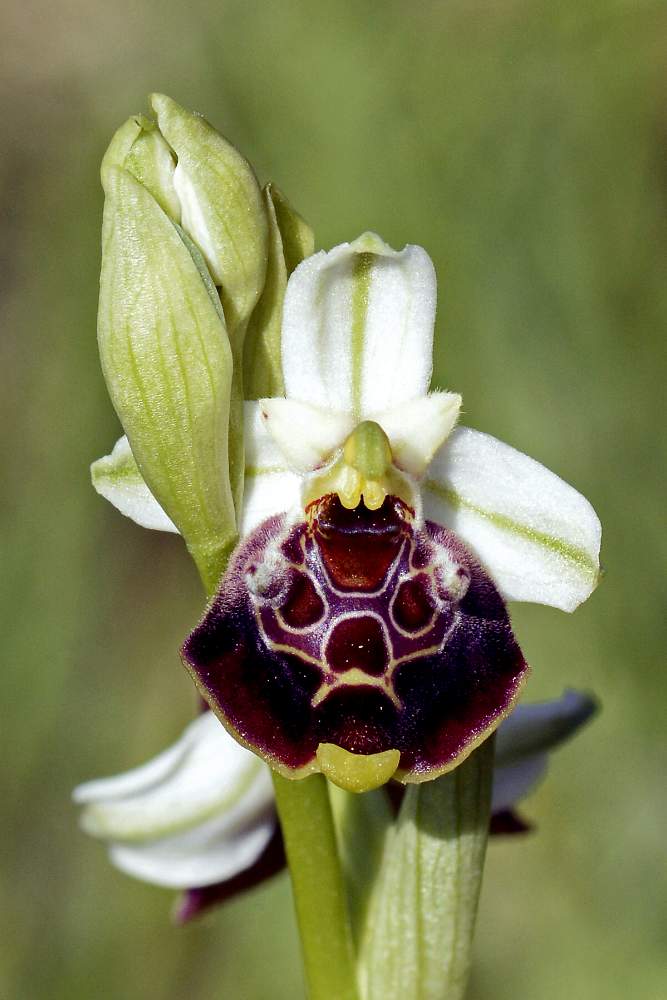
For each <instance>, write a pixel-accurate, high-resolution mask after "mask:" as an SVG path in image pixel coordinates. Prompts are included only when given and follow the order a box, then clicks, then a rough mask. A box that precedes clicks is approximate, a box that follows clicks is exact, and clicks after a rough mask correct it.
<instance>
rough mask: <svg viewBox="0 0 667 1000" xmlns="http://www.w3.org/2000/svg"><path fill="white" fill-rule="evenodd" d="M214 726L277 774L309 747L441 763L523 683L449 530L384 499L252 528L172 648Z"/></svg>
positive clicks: (414, 770) (428, 765) (513, 651)
mask: <svg viewBox="0 0 667 1000" xmlns="http://www.w3.org/2000/svg"><path fill="white" fill-rule="evenodd" d="M184 658H185V661H186V665H187V666H188V667H189V669H190V670H191V672H192V673H193V675H194V676H195V680H196V681H197V683H198V685H199V687H200V689H201V691H202V693H203V694H204V696H205V697H206V698H207V699H208V700H209V702H210V704H211V706H212V708H213V709H214V710H215V711H216V712H217V713H218V714H219V715H220V717H221V718H222V719H223V721H225V723H226V724H227V725H228V726H229V727H230V728H231V729H232V730H233V731H234V732H235V733H236V734H238V735H239V736H240V737H241V738H242V739H243V740H244V741H246V742H247V743H248V744H249V745H250V746H251V747H253V748H254V749H256V750H257V751H258V752H260V753H261V754H263V755H264V756H266V757H267V759H269V760H272V761H273V762H274V763H276V764H280V765H282V766H283V768H289V769H300V768H303V767H307V766H308V765H309V764H310V763H312V761H313V759H314V757H315V753H316V750H317V746H318V744H319V743H320V742H324V743H334V744H337V745H339V746H342V747H343V748H344V749H346V750H348V751H351V752H353V753H365V754H368V753H378V752H381V751H383V750H388V749H398V750H399V751H400V752H401V762H400V767H399V775H402V776H404V777H407V778H409V777H410V776H413V777H418V776H425V775H426V773H428V772H433V771H441V770H443V769H445V768H446V767H448V766H450V765H451V764H452V763H453V762H454V761H455V760H456V759H457V758H458V757H459V756H461V755H462V754H463V753H465V752H466V749H467V748H469V747H470V746H471V745H474V743H476V742H477V741H478V740H479V739H480V738H481V737H482V736H483V734H484V733H485V732H486V731H488V730H489V729H490V728H491V727H493V725H494V724H495V723H496V722H497V721H499V719H500V718H501V717H502V716H503V715H504V714H505V713H506V712H507V710H508V709H509V707H511V704H512V702H513V699H514V698H515V696H516V693H517V691H518V689H519V687H520V685H521V682H522V680H523V677H524V675H525V672H526V669H527V668H526V664H525V662H524V660H523V657H522V655H521V652H520V650H519V648H518V646H517V644H516V642H515V640H514V637H513V635H512V631H511V627H510V624H509V619H508V616H507V612H506V609H505V606H504V603H503V601H502V599H501V598H500V596H499V594H498V592H497V591H496V589H495V587H494V585H493V583H492V582H491V580H490V579H489V578H488V576H487V575H486V574H485V573H484V571H483V570H482V569H481V567H480V566H479V564H478V563H477V562H476V561H475V560H474V559H473V558H472V557H471V555H470V553H469V552H468V551H467V550H466V549H465V547H464V546H463V545H462V543H461V542H460V541H459V540H458V539H457V538H456V536H455V535H453V534H452V533H451V532H449V531H446V530H445V529H444V528H441V527H440V526H438V525H435V524H433V523H431V522H425V523H422V524H421V525H420V524H418V523H415V521H414V518H413V512H412V511H411V510H410V508H408V507H407V506H406V505H405V504H404V503H403V502H402V501H401V500H399V499H397V498H396V497H387V499H386V500H385V502H384V504H383V505H382V507H381V508H380V509H379V510H376V511H371V510H368V509H367V508H366V507H365V506H364V505H363V504H360V506H359V507H357V508H356V509H355V510H352V511H350V510H346V509H345V508H344V507H343V506H342V505H341V504H340V501H339V500H338V498H337V497H336V496H335V495H333V494H332V495H329V496H326V497H324V498H322V499H321V500H319V501H317V502H316V503H314V504H312V505H311V506H310V507H309V509H308V511H307V514H306V518H305V520H303V521H301V522H298V523H296V524H295V525H292V526H289V525H287V523H286V519H285V518H284V517H278V518H272V519H270V520H269V521H267V522H265V523H264V525H262V526H261V527H260V528H258V529H257V530H256V531H255V532H254V533H253V534H252V535H251V536H250V537H249V538H248V539H247V541H246V542H245V543H244V545H243V546H241V547H240V549H239V550H238V551H237V553H236V555H235V557H234V559H233V561H232V563H231V565H230V567H229V570H228V572H227V574H226V575H225V577H224V578H223V581H222V584H221V588H220V591H219V593H218V596H217V597H216V599H215V600H214V602H213V604H212V605H211V607H210V608H209V610H208V612H207V614H206V616H205V617H204V619H203V621H202V622H201V624H200V625H199V626H198V627H197V629H195V631H194V632H193V633H192V635H191V636H190V638H189V639H188V641H187V642H186V644H185V647H184Z"/></svg>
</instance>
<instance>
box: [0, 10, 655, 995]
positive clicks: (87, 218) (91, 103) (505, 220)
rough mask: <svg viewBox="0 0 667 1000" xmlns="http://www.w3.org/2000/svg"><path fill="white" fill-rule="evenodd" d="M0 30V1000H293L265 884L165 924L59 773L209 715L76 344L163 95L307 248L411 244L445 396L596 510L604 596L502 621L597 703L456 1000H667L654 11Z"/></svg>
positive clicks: (165, 560)
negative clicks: (202, 117)
mask: <svg viewBox="0 0 667 1000" xmlns="http://www.w3.org/2000/svg"><path fill="white" fill-rule="evenodd" d="M3 14H4V16H5V18H6V24H5V28H4V30H3V32H2V41H1V43H0V44H1V45H2V48H3V50H4V51H3V53H2V55H1V58H0V66H2V69H1V70H0V80H1V81H2V88H1V89H2V90H3V92H4V94H5V95H6V97H7V98H8V100H7V106H6V109H5V111H4V112H3V119H4V130H3V142H2V153H1V156H2V164H1V168H0V169H1V174H0V180H1V183H0V201H1V203H2V212H3V224H2V241H1V242H0V254H2V258H3V261H2V272H1V273H2V277H1V281H2V300H1V303H0V309H1V314H2V321H1V326H2V335H1V340H0V351H1V352H2V357H1V369H0V370H1V371H2V375H3V377H4V385H3V389H2V394H1V397H0V398H1V399H2V404H3V407H4V411H5V412H4V417H3V420H2V424H1V426H2V433H3V437H4V438H5V439H6V440H5V443H6V458H5V460H4V467H5V480H4V489H3V501H4V507H5V518H4V519H3V520H4V534H5V539H4V545H3V551H4V556H3V566H2V580H3V611H4V614H3V628H2V638H3V657H2V659H3V670H2V678H3V680H2V690H3V702H4V705H5V712H4V721H3V727H2V728H3V736H4V751H3V755H2V767H3V772H4V776H3V794H2V799H1V800H0V803H1V804H0V808H1V809H2V831H3V832H2V836H3V841H4V847H3V861H2V871H1V874H0V878H1V887H2V892H3V915H4V920H3V925H4V928H3V933H2V935H1V936H0V996H2V997H3V1000H4V998H7V1000H42V998H43V1000H79V998H82V1000H84V998H85V1000H88V998H90V997H93V996H94V997H96V998H99V1000H134V998H135V997H136V998H142V1000H181V998H183V997H187V998H188V1000H209V998H229V1000H265V998H268V997H270V998H272V1000H283V998H284V1000H287V998H290V1000H292V998H298V997H301V996H302V993H301V981H300V973H299V969H298V964H297V952H296V947H297V946H296V938H295V932H294V929H293V924H292V916H291V909H290V897H289V887H288V884H287V881H286V879H285V878H284V877H282V878H279V879H277V880H275V881H274V883H273V884H272V885H271V886H270V887H266V888H264V889H261V890H259V891H256V892H254V893H253V894H251V895H249V896H247V897H246V898H244V899H242V900H240V901H238V902H234V903H231V904H229V905H228V906H227V907H226V908H224V909H223V910H221V911H218V912H217V913H215V914H214V915H213V916H212V917H210V918H209V919H208V920H206V921H204V922H202V923H200V924H198V925H196V926H192V927H189V928H186V929H184V930H175V929H173V928H172V927H171V926H170V923H169V908H170V904H171V899H170V894H169V893H167V892H165V891H162V890H159V889H156V888H152V887H149V886H145V885H142V884H140V883H137V882H134V881H132V880H131V879H128V878H126V877H125V876H123V875H121V874H120V873H117V872H116V871H114V870H113V869H112V868H111V867H110V866H109V865H108V863H107V861H106V858H105V855H104V851H103V849H102V847H101V846H100V845H99V844H97V843H93V842H91V841H90V840H88V839H87V838H86V837H84V836H83V834H80V833H79V832H78V830H77V826H76V815H75V810H74V809H73V807H72V806H71V805H70V802H69V793H70V789H71V787H72V786H73V785H74V784H75V783H76V782H78V781H81V780H83V779H85V778H88V777H92V776H97V775H100V774H105V773H113V772H116V771H118V770H121V769H123V768H126V767H128V766H130V765H132V764H135V763H138V762H140V761H142V760H143V759H145V758H146V757H147V756H148V755H150V754H152V753H154V752H155V751H157V750H158V749H160V748H162V747H163V746H164V745H166V743H167V742H168V741H170V740H172V739H173V738H174V737H175V736H176V734H177V733H178V732H179V731H180V729H181V727H182V725H183V724H184V723H185V722H186V721H187V719H188V718H189V717H190V715H191V713H192V711H193V705H194V699H193V694H192V691H191V689H190V683H189V681H188V680H187V678H186V677H185V675H184V671H183V670H182V669H181V667H180V665H179V661H178V656H177V652H176V650H177V648H178V645H179V643H180V641H181V640H182V638H183V636H184V635H185V634H186V632H187V631H188V629H189V627H190V626H191V625H192V624H193V623H194V622H195V620H196V619H197V617H198V615H199V612H200V608H201V595H200V592H199V588H198V585H197V581H196V578H195V574H194V571H193V569H192V567H191V566H190V565H189V563H188V561H187V559H186V556H185V553H184V551H183V550H182V548H181V545H180V543H179V540H178V539H175V538H173V537H164V536H157V535H152V534H150V533H148V532H144V531H142V530H141V529H139V528H137V527H136V526H134V525H133V524H132V523H130V522H129V521H127V520H124V519H123V518H122V517H120V515H118V514H117V513H116V512H115V511H114V510H113V509H112V508H111V507H109V506H108V505H106V504H105V503H104V502H103V501H102V500H100V499H99V498H98V497H97V496H96V495H95V494H94V493H93V491H92V489H91V488H90V486H89V483H88V472H87V468H88V465H89V463H90V462H91V460H93V459H94V458H97V457H98V456H99V455H100V454H102V453H105V452H107V451H108V450H109V449H110V447H111V445H112V444H113V442H114V441H115V439H116V436H117V434H118V428H117V426H116V423H115V418H114V416H113V413H112V411H111V407H110V405H109V404H108V401H107V398H106V394H105V389H104V385H103V382H102V378H101V375H100V372H99V368H98V362H97V356H96V345H95V308H96V293H97V287H96V286H97V274H98V268H99V229H100V213H101V206H102V195H101V190H100V187H99V182H98V175H97V171H98V164H99V161H100V157H101V155H102V152H103V150H104V148H105V145H106V142H107V140H108V138H109V137H110V135H111V133H112V131H113V130H114V129H115V128H116V126H117V125H118V124H119V123H120V122H121V121H122V120H123V119H124V118H126V117H127V115H128V114H130V113H131V112H134V111H139V110H142V109H143V108H144V106H145V105H144V100H145V94H146V93H147V92H148V91H150V90H152V89H160V90H163V91H165V92H167V93H170V94H171V95H173V96H174V97H175V98H177V99H178V100H179V101H181V102H182V103H183V104H185V105H188V106H192V107H195V108H197V109H198V110H201V111H202V112H204V113H205V114H206V116H207V117H208V118H210V119H211V120H212V121H213V122H214V123H215V124H216V125H217V126H218V127H219V128H220V129H221V130H222V131H223V132H224V133H225V134H226V135H227V136H228V137H229V138H230V139H232V141H234V142H235V143H236V144H237V145H238V146H239V147H240V148H241V149H242V150H243V151H244V152H245V153H246V155H247V156H248V157H249V158H250V159H251V160H252V161H253V162H254V164H255V165H256V167H257V169H258V172H259V174H260V177H261V178H262V179H268V178H272V179H273V180H275V181H276V182H277V183H278V184H279V186H280V187H281V188H282V189H283V190H284V191H285V192H286V193H287V194H288V196H289V197H290V198H291V199H292V200H293V201H294V202H295V204H296V205H297V206H298V207H299V208H300V210H301V211H302V213H303V214H304V215H305V216H306V217H307V218H308V219H309V221H310V222H311V223H312V224H313V226H314V228H315V231H316V235H317V240H318V246H323V247H329V246H331V245H333V244H335V243H337V242H340V241H342V240H345V239H349V238H351V237H354V236H355V235H357V234H358V233H359V232H361V231H362V230H364V229H367V228H371V229H375V230H377V231H378V232H380V233H381V234H382V235H383V236H384V237H385V239H387V240H388V241H390V242H391V243H393V244H394V245H395V246H399V247H400V246H402V245H403V244H404V243H405V242H417V243H421V244H423V245H424V246H425V247H426V248H427V249H428V250H429V252H430V253H431V255H432V256H433V258H434V261H435V264H436V267H437V270H438V274H439V280H440V310H439V318H438V337H439V339H438V348H437V376H438V382H439V384H440V385H441V386H443V387H447V388H449V387H451V388H456V389H457V390H459V391H461V392H462V393H463V396H464V401H465V407H466V419H467V421H468V422H469V423H472V424H473V425H474V426H476V427H479V428H481V429H484V430H489V431H491V432H492V433H494V434H496V435H497V436H498V437H501V438H503V439H504V440H506V441H509V442H510V443H511V444H513V445H515V446H516V447H518V448H520V449H522V450H524V451H526V452H528V453H529V454H531V455H534V456H535V457H536V458H538V459H540V460H541V461H543V462H544V463H545V464H546V465H548V466H550V467H551V468H553V469H555V470H556V471H558V472H559V473H560V474H561V475H562V476H564V477H565V478H566V479H568V480H569V481H571V482H572V483H574V484H575V485H576V486H577V487H578V488H579V489H581V490H582V492H584V493H585V494H586V495H587V496H589V497H590V498H591V500H592V501H593V503H594V505H595V506H596V507H597V509H598V511H599V512H600V515H601V518H602V521H603V524H604V526H605V539H604V550H603V558H604V563H605V566H606V570H607V576H606V579H605V581H604V582H603V585H602V586H601V587H600V589H599V591H598V592H597V593H596V594H595V595H594V597H593V598H592V599H591V601H590V602H589V603H588V604H587V605H586V606H585V607H584V608H582V609H581V610H580V611H579V612H578V613H577V614H576V615H575V616H574V617H573V618H569V617H567V616H565V615H563V614H561V613H558V612H556V611H551V610H547V609H543V608H537V607H517V608H516V609H515V612H514V618H515V624H516V628H517V631H518V634H519V637H520V640H521V642H522V644H523V646H524V649H525V651H526V653H527V656H528V658H529V660H530V661H531V662H532V664H533V667H534V674H533V679H532V681H531V684H530V687H529V692H528V696H529V697H530V698H532V699H537V698H539V697H542V696H550V695H556V694H558V693H560V691H561V689H562V688H563V687H564V686H566V685H572V686H577V687H580V688H590V689H593V690H594V691H596V692H597V693H598V694H599V696H600V697H601V699H602V701H603V704H604V710H603V712H602V714H601V716H600V718H599V720H598V721H597V722H596V723H595V724H594V725H593V726H591V727H590V728H588V729H587V730H586V732H585V733H584V734H583V735H582V736H581V738H580V739H579V740H577V741H576V742H575V743H574V744H572V745H570V746H568V747H567V748H565V749H563V750H562V751H561V752H559V754H558V755H557V757H555V758H554V760H553V766H552V769H551V774H550V777H549V780H548V781H547V783H545V784H544V785H543V786H542V787H541V788H540V790H539V791H538V792H537V793H536V794H535V795H534V797H533V798H532V799H531V800H530V801H529V802H528V803H526V806H525V810H524V811H525V812H526V813H527V814H528V815H529V816H530V817H532V818H534V820H535V822H536V824H537V827H538V830H537V833H536V834H534V835H532V836H530V837H527V838H524V839H516V840H514V841H512V842H510V841H509V840H508V841H505V842H499V843H495V844H493V846H492V848H491V850H490V858H489V864H488V871H487V876H486V882H485V889H484V894H483V899H482V907H481V916H480V924H479V934H478V940H477V958H476V966H475V972H474V977H473V983H472V987H471V991H470V998H471V1000H562V998H563V997H569V996H572V997H576V998H580V997H581V998H586V1000H626V998H628V997H632V998H633V1000H652V998H654V997H657V996H658V995H659V994H660V993H661V988H664V983H665V977H666V974H667V967H666V963H665V950H664V945H665V931H666V930H667V926H666V925H667V913H666V908H665V895H666V894H665V889H666V880H665V870H664V858H663V857H662V849H663V844H664V836H665V834H664V831H665V828H666V827H667V809H666V803H665V798H664V795H663V783H664V749H665V747H664V742H665V741H664V728H665V724H664V712H665V701H664V699H665V693H666V688H667V683H666V680H665V678H666V676H667V673H666V671H665V648H666V643H665V632H664V624H663V621H662V618H661V610H662V608H663V607H664V597H665V587H664V566H665V558H664V556H665V547H666V546H665V538H666V537H667V534H666V533H665V530H664V501H665V490H664V482H663V481H662V479H661V459H662V460H664V447H663V446H664V433H663V432H664V412H663V411H662V405H663V404H664V395H665V393H664V384H665V382H664V372H663V371H661V365H660V361H661V352H664V348H663V344H664V338H665V320H666V319H667V283H666V281H665V278H666V277H667V275H666V274H665V262H666V261H667V256H666V253H665V251H666V250H667V222H666V218H665V207H666V184H667V171H666V170H665V140H666V138H667V107H666V105H665V98H664V94H665V90H664V84H665V73H666V70H667V56H666V50H665V46H664V38H665V30H666V29H667V9H666V8H665V6H664V5H663V4H660V3H658V2H648V0H607V2H603V0H590V2H589V3H586V4H582V3H581V0H561V2H560V3H557V4H554V3H553V2H550V0H495V2H493V0H488V2H486V0H449V2H446V3H436V2H433V0H432V2H426V0H415V2H409V0H401V2H398V0H386V2H378V0H376V2H370V0H325V2H322V3H319V4H315V3H308V2H305V0H303V2H302V0H286V2H276V3H269V2H268V0H264V2H257V0H220V2H219V3H217V4H212V3H209V2H207V0H194V2H192V3H190V4H189V5H186V4H182V3H176V2H175V0H160V2H158V0H147V2H145V3H143V4H136V3H131V2H129V0H119V2H117V3H114V4H104V3H101V2H100V0H86V2H85V3H84V2H83V0H63V2H61V3H59V4H57V5H55V6H54V5H53V4H48V3H46V2H45V0H34V2H33V3H32V4H30V5H24V4H21V5H19V4H18V2H17V3H16V6H15V7H12V8H7V7H5V10H4V11H3ZM659 407H660V409H659ZM661 448H662V449H663V450H662V454H661V453H660V449H661ZM663 468H664V466H663Z"/></svg>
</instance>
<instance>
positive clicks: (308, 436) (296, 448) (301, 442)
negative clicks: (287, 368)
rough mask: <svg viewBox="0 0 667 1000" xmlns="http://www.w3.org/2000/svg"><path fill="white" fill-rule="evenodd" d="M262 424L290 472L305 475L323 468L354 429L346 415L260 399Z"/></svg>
mask: <svg viewBox="0 0 667 1000" xmlns="http://www.w3.org/2000/svg"><path fill="white" fill-rule="evenodd" d="M259 402H260V407H261V414H262V420H263V422H264V426H265V427H266V430H267V431H268V433H269V434H270V435H271V437H272V438H273V440H274V441H275V443H276V444H277V445H278V448H279V449H280V451H281V453H282V454H283V455H284V456H285V458H286V459H287V461H288V463H289V465H290V467H291V468H293V469H296V470H297V471H299V472H307V471H311V470H312V469H317V468H318V467H319V466H321V465H323V464H324V463H325V462H326V461H327V459H329V458H331V456H332V454H333V453H334V452H335V451H336V450H337V449H338V448H340V447H342V445H343V444H344V443H345V438H346V437H347V436H348V434H350V433H351V432H352V430H353V429H354V421H353V419H352V416H351V414H349V413H337V412H335V411H334V410H323V409H321V408H320V407H319V406H313V405H312V404H310V403H299V402H298V401H297V400H295V399H260V401H259Z"/></svg>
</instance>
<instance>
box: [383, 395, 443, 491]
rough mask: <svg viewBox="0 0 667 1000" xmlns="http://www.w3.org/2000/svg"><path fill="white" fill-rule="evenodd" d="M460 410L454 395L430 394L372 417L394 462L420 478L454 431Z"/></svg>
mask: <svg viewBox="0 0 667 1000" xmlns="http://www.w3.org/2000/svg"><path fill="white" fill-rule="evenodd" d="M460 410H461V397H460V396H459V394H458V393H456V392H432V393H430V394H429V395H428V396H419V397H417V399H410V400H408V402H407V403H400V404H399V405H398V406H394V407H393V408H392V409H391V410H384V411H383V412H382V413H378V414H376V415H374V416H373V420H375V421H377V423H378V424H379V425H380V427H381V428H382V430H383V431H384V432H385V434H386V435H387V437H388V438H389V442H390V444H391V452H392V455H393V456H394V461H395V463H396V465H398V466H399V468H401V469H404V470H405V472H409V473H410V475H411V476H415V477H416V478H419V477H420V476H422V475H423V474H424V472H425V470H426V468H427V466H428V465H429V463H430V462H431V460H432V459H433V456H434V455H435V453H436V452H437V450H438V449H439V448H441V447H442V445H443V444H444V443H445V441H446V440H447V438H448V437H449V435H450V434H451V433H452V431H453V430H454V427H455V425H456V421H457V420H458V418H459V413H460Z"/></svg>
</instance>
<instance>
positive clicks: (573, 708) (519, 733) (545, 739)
mask: <svg viewBox="0 0 667 1000" xmlns="http://www.w3.org/2000/svg"><path fill="white" fill-rule="evenodd" d="M596 707H597V705H596V702H595V699H594V698H592V697H591V696H590V695H589V694H583V693H582V692H580V691H572V690H567V691H564V692H563V694H562V695H561V697H560V698H555V699H554V700H553V701H544V702H540V703H538V704H536V705H519V706H517V708H515V709H514V711H513V712H512V714H511V715H510V716H509V717H508V718H507V719H505V720H504V721H503V722H501V724H500V726H499V728H498V734H497V736H496V762H497V763H498V764H510V763H512V762H513V761H516V760H518V759H521V758H525V757H527V756H531V755H534V754H538V753H539V754H541V753H544V752H545V751H546V750H552V749H553V748H554V747H556V746H558V745H559V744H561V743H563V742H565V740H567V739H569V737H570V736H572V735H573V734H574V733H575V732H576V731H577V729H579V728H580V727H581V726H582V725H583V724H584V723H585V722H588V720H589V719H590V718H591V716H592V715H594V713H595V710H596Z"/></svg>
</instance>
